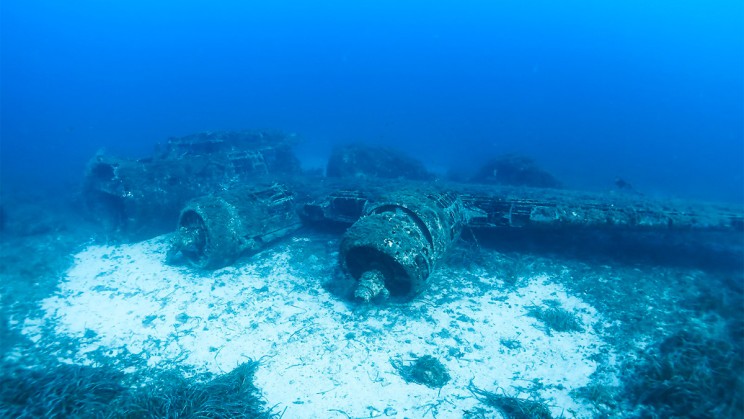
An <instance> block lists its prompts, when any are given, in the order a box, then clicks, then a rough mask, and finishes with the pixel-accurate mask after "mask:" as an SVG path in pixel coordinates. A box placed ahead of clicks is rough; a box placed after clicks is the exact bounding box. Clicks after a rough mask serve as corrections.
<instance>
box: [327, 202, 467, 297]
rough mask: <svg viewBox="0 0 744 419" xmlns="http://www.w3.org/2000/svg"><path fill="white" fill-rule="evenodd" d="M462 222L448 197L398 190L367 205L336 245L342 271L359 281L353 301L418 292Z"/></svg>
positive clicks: (459, 207)
mask: <svg viewBox="0 0 744 419" xmlns="http://www.w3.org/2000/svg"><path fill="white" fill-rule="evenodd" d="M464 222H465V216H464V208H463V205H462V201H461V200H460V199H459V198H458V197H457V195H455V194H453V193H450V192H439V191H415V190H403V191H399V192H394V193H391V194H389V195H388V196H387V197H386V199H384V200H381V201H378V202H375V203H372V204H369V205H368V207H367V209H366V210H365V215H364V216H363V217H361V218H360V219H359V220H358V221H357V222H356V223H354V224H353V225H352V226H351V227H349V229H348V230H347V231H346V233H345V234H344V237H343V239H342V240H341V248H340V258H341V261H340V262H341V266H342V267H343V269H344V270H345V271H346V272H348V273H349V274H350V275H351V276H352V277H353V278H355V279H357V280H358V281H359V282H358V286H357V289H356V292H355V296H356V297H357V298H359V299H361V300H364V301H370V300H371V299H373V298H375V297H377V296H387V295H394V296H406V295H411V294H415V293H416V292H418V291H420V290H421V289H422V288H423V286H424V284H425V282H426V279H427V278H428V277H429V275H430V274H431V273H432V271H433V270H434V267H435V266H436V264H437V262H438V261H439V260H440V259H441V258H442V256H444V255H445V253H446V251H447V249H449V247H450V246H451V245H452V243H453V242H454V241H455V240H456V239H457V238H458V237H459V234H460V231H461V230H462V226H463V224H464Z"/></svg>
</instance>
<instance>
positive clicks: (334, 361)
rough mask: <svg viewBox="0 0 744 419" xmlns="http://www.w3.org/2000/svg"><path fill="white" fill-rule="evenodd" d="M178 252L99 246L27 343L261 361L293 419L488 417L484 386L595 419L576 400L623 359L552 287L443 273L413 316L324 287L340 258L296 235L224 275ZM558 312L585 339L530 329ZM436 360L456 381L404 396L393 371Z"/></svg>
mask: <svg viewBox="0 0 744 419" xmlns="http://www.w3.org/2000/svg"><path fill="white" fill-rule="evenodd" d="M319 241H323V243H319ZM167 246H168V236H167V235H166V236H160V237H157V238H154V239H151V240H147V241H144V242H141V243H136V244H125V245H116V246H100V245H94V246H89V247H87V248H86V249H84V250H83V251H81V252H79V253H78V254H76V255H75V263H74V265H73V266H72V267H71V268H70V269H69V270H68V271H67V272H66V276H65V278H63V279H62V280H61V281H60V284H59V288H58V290H57V292H56V293H55V295H53V296H52V297H50V298H47V299H45V300H44V301H43V302H42V315H41V317H39V318H33V319H27V320H26V321H25V324H24V333H25V334H26V335H27V336H28V337H30V338H31V339H40V338H41V335H42V333H44V332H43V330H44V329H45V328H47V327H51V328H52V329H53V330H54V333H56V334H57V335H59V336H64V337H68V338H73V339H75V340H78V341H80V349H79V352H78V353H77V354H76V356H75V359H73V360H72V361H73V362H79V363H86V362H92V361H91V359H90V357H89V355H90V354H92V353H94V352H100V350H104V351H105V352H107V353H109V354H110V355H111V356H116V354H117V353H122V352H125V351H126V352H128V353H131V354H134V355H136V356H140V357H142V358H143V359H145V360H146V361H147V363H148V365H149V366H151V367H155V368H169V367H173V366H187V367H192V368H193V369H194V370H195V371H197V372H213V373H223V372H228V371H230V370H232V369H233V368H235V367H236V366H237V365H239V364H240V363H243V362H246V361H248V360H249V359H254V360H260V367H259V369H258V371H257V373H256V376H255V384H256V386H257V387H258V388H259V389H260V391H261V392H262V393H263V396H264V397H265V399H266V401H267V404H268V406H273V407H274V409H275V411H278V412H284V415H285V417H289V418H334V417H338V418H346V417H398V418H404V417H407V418H424V417H439V418H456V417H462V416H463V413H464V412H466V411H471V410H472V409H474V408H476V407H479V406H480V407H484V406H482V405H481V404H480V402H479V401H478V400H477V398H476V397H475V396H474V395H473V393H472V392H471V391H470V390H469V387H470V386H475V387H478V388H481V389H485V390H488V391H493V392H498V393H501V392H505V393H506V394H508V395H512V396H520V397H527V396H528V393H526V390H525V389H527V388H530V387H532V388H533V389H535V388H538V390H534V391H537V392H538V393H539V394H540V396H541V397H542V398H544V399H545V400H546V402H547V404H548V405H549V407H550V408H551V412H552V413H553V415H554V416H560V415H563V416H564V417H591V416H592V414H591V408H590V407H589V406H588V405H585V404H583V400H582V399H575V398H573V397H572V396H571V394H570V393H571V390H574V389H578V388H580V387H582V386H585V385H587V384H589V382H590V376H591V375H592V373H594V372H595V370H596V368H597V363H596V361H595V359H596V358H597V355H598V354H600V352H602V353H603V355H605V356H606V355H608V353H610V356H611V348H609V346H608V345H607V344H606V343H605V342H604V341H603V339H602V337H601V336H599V335H598V334H597V333H596V332H595V331H594V328H593V327H592V326H593V325H595V324H598V323H602V322H603V320H602V318H601V316H599V314H598V313H597V311H596V310H595V309H594V308H592V307H591V306H590V305H588V304H587V303H585V302H584V301H582V300H581V299H580V298H577V297H576V296H573V295H569V294H568V293H567V292H566V289H565V288H564V287H563V286H562V285H561V284H560V283H559V282H558V281H554V280H553V278H550V277H549V276H546V275H535V276H533V277H529V278H525V280H523V281H519V284H521V285H522V286H521V287H518V288H514V287H507V286H505V284H504V281H503V278H499V277H498V276H497V275H496V274H495V273H489V272H486V271H476V272H469V271H466V270H464V269H458V268H456V267H452V266H443V267H442V268H441V269H440V270H439V271H438V272H437V273H436V274H434V275H433V276H432V277H431V278H430V281H431V286H430V287H429V289H427V290H426V291H425V292H424V293H423V294H422V295H420V296H418V297H416V298H415V299H413V300H412V301H410V302H407V303H405V304H404V303H396V304H383V305H379V306H360V305H357V304H353V303H350V302H348V301H344V300H343V299H341V298H339V297H338V296H336V295H334V294H332V293H331V292H329V291H328V288H327V287H324V286H323V283H324V282H326V281H327V280H329V279H330V278H331V277H332V274H333V270H334V269H335V267H336V265H337V258H338V255H337V253H336V252H335V251H334V250H332V249H336V248H337V243H335V242H333V241H330V242H328V238H318V237H314V236H311V235H306V236H299V237H295V238H293V239H291V240H288V241H284V242H281V243H279V244H277V245H275V246H273V247H271V248H270V249H268V250H266V251H264V252H262V253H260V254H258V255H255V256H254V257H252V258H250V259H248V260H245V261H241V262H240V263H238V264H236V265H235V266H234V267H228V268H224V269H220V270H217V271H214V272H206V271H196V270H193V269H191V268H189V267H186V266H169V265H166V264H165V263H164V262H163V260H164V255H165V251H166V248H167ZM308 248H312V249H326V251H308V250H307V249H308ZM548 300H550V301H553V303H554V304H555V302H558V303H559V304H560V306H561V307H562V308H563V309H565V310H567V311H569V312H571V313H573V314H574V315H576V316H577V317H578V318H579V319H580V320H581V323H582V324H583V325H584V330H583V331H580V332H570V333H569V332H556V331H552V332H550V331H549V330H548V329H546V327H545V325H543V324H541V323H540V322H539V321H538V320H536V319H535V318H534V317H531V316H529V315H527V313H528V311H529V308H530V307H531V306H535V305H536V306H542V305H544V304H545V302H546V301H548ZM423 355H431V356H434V357H436V358H438V359H439V360H440V361H441V362H442V363H443V364H444V366H445V367H446V368H447V370H448V371H449V374H450V375H451V380H450V381H449V382H448V383H447V384H446V385H444V386H443V387H442V388H439V389H432V388H429V387H426V386H424V385H420V384H417V383H411V382H406V381H405V380H404V379H403V377H402V376H401V375H400V373H399V372H398V371H397V370H396V368H395V367H394V366H393V363H394V362H402V363H404V364H406V363H409V362H411V361H413V360H415V359H416V358H417V357H420V356H423ZM537 383H539V384H540V385H539V386H537V387H536V386H535V384H537Z"/></svg>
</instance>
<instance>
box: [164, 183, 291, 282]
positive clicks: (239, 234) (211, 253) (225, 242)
mask: <svg viewBox="0 0 744 419" xmlns="http://www.w3.org/2000/svg"><path fill="white" fill-rule="evenodd" d="M300 225H301V224H300V221H299V218H298V216H297V213H296V211H295V208H294V198H293V196H292V194H291V193H290V191H289V190H288V189H287V188H286V187H285V186H283V185H279V184H274V185H271V186H267V187H264V188H258V187H245V186H244V187H236V188H233V189H231V190H229V191H225V192H222V193H220V194H216V195H208V196H204V197H200V198H197V199H194V200H192V201H190V202H189V203H188V204H187V205H186V206H185V208H184V209H183V210H182V211H181V216H180V218H179V222H178V228H177V229H176V232H175V234H174V237H173V243H172V246H171V249H170V251H169V252H168V256H167V259H168V260H169V261H171V262H173V261H175V260H177V257H178V255H179V254H180V255H182V256H183V257H184V258H185V259H186V260H187V261H188V262H189V263H190V264H191V265H192V266H194V267H197V268H204V269H216V268H221V267H224V266H227V265H229V264H231V263H233V262H234V261H235V260H236V259H237V258H238V257H239V256H241V255H245V254H250V253H255V252H257V251H258V250H260V249H262V248H263V247H265V246H266V245H267V244H269V243H271V242H272V241H274V240H276V239H279V238H281V237H284V236H286V235H287V234H289V233H291V232H293V231H294V230H296V229H297V228H299V227H300Z"/></svg>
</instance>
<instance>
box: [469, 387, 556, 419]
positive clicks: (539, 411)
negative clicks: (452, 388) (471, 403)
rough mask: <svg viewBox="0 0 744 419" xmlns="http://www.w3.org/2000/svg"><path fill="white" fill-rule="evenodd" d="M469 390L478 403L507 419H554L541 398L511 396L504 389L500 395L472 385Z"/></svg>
mask: <svg viewBox="0 0 744 419" xmlns="http://www.w3.org/2000/svg"><path fill="white" fill-rule="evenodd" d="M468 389H469V390H470V392H471V393H473V395H474V396H475V398H477V399H478V401H480V402H481V403H483V404H485V405H486V406H489V407H492V408H495V409H496V410H498V411H499V412H500V413H501V415H502V416H503V417H504V418H506V419H552V416H551V414H550V409H549V408H548V406H547V405H546V404H545V402H544V401H543V400H541V399H540V398H537V397H533V398H530V399H525V398H520V397H516V396H509V395H507V394H506V392H505V391H503V389H502V390H501V392H502V394H498V393H496V392H490V391H486V390H483V389H480V388H478V387H476V386H474V385H473V384H470V386H469V387H468ZM497 391H498V390H497Z"/></svg>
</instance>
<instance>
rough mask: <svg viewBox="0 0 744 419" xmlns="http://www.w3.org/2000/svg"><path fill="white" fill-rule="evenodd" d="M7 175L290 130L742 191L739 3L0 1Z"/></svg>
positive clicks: (307, 148)
mask: <svg viewBox="0 0 744 419" xmlns="http://www.w3.org/2000/svg"><path fill="white" fill-rule="evenodd" d="M0 4H1V6H0V7H2V11H1V15H0V19H1V23H2V25H0V31H1V32H0V34H1V36H2V57H1V60H0V70H1V73H0V75H1V79H0V83H1V84H0V86H1V88H2V94H1V96H2V97H1V103H0V104H1V121H0V122H1V124H0V125H1V127H0V133H1V135H2V136H1V141H2V147H1V150H2V151H1V155H2V157H1V158H2V167H1V172H0V175H1V176H2V177H1V180H2V185H3V187H4V188H11V189H12V188H14V187H19V185H22V186H24V187H38V188H45V187H47V188H48V187H58V186H60V185H61V186H64V187H68V188H72V189H74V188H75V185H78V184H79V183H80V181H81V178H82V175H83V170H84V167H85V163H86V161H87V160H88V159H89V158H90V157H91V156H92V155H93V154H94V153H95V152H96V151H97V150H99V149H101V148H105V149H106V150H108V151H109V152H110V153H114V154H119V155H123V156H144V155H147V154H149V153H150V152H151V150H152V148H153V145H154V144H155V143H156V142H158V141H163V140H165V139H166V138H168V137H170V136H179V135H186V134H190V133H194V132H199V131H205V130H230V129H245V128H273V129H279V130H283V131H286V132H294V133H297V134H298V135H299V136H300V137H301V138H302V139H303V141H304V142H303V143H302V144H301V145H300V146H299V149H298V153H299V154H300V155H301V157H302V158H303V160H304V164H305V165H306V166H307V167H313V166H318V165H321V164H322V162H323V161H324V160H325V158H326V157H327V155H328V153H329V151H330V149H331V147H332V146H333V144H336V143H342V142H349V141H364V142H368V143H372V144H383V145H393V146H396V147H398V148H400V149H402V150H404V151H406V152H409V153H411V154H414V155H416V156H417V157H418V158H420V159H422V160H424V161H425V162H426V164H427V165H429V166H430V167H431V168H432V169H434V170H438V171H441V172H445V171H446V170H448V169H450V168H459V169H462V168H468V167H474V166H477V165H478V164H479V163H480V162H482V161H483V160H484V159H486V158H487V157H489V156H494V155H498V154H501V153H505V152H519V153H523V154H526V155H529V156H531V157H533V158H535V159H536V160H537V162H538V163H539V164H541V165H542V166H543V167H545V168H546V169H547V170H549V171H550V172H552V173H553V174H555V175H556V177H558V178H559V179H560V180H562V181H563V183H565V184H567V185H568V186H571V187H576V188H583V189H591V190H605V189H609V188H611V187H612V183H613V181H614V179H615V178H616V177H618V176H620V177H622V178H624V179H626V180H627V181H628V182H630V183H632V184H633V185H634V186H635V188H636V189H638V190H640V191H643V192H644V193H647V194H649V195H660V196H677V197H684V198H692V199H704V200H715V201H729V202H742V201H744V169H743V167H744V134H743V130H744V122H743V118H744V116H743V115H744V105H743V103H744V6H743V3H742V2H741V1H729V0H721V1H715V2H711V1H703V0H700V1H670V0H664V1H657V2H648V1H622V2H620V1H618V2H607V1H606V2H597V1H564V2H555V1H545V2H543V1H529V2H527V1H457V2H454V1H450V2H445V1H434V0H430V1H387V0H385V1H364V2H362V1H312V2H310V1H307V2H300V1H297V0H294V1H260V2H259V1H221V2H219V1H209V2H208V1H160V2H152V1H141V0H129V1H106V2H103V1H92V0H90V1H85V0H69V1H54V0H50V1H41V0H4V1H3V2H2V3H0Z"/></svg>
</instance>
